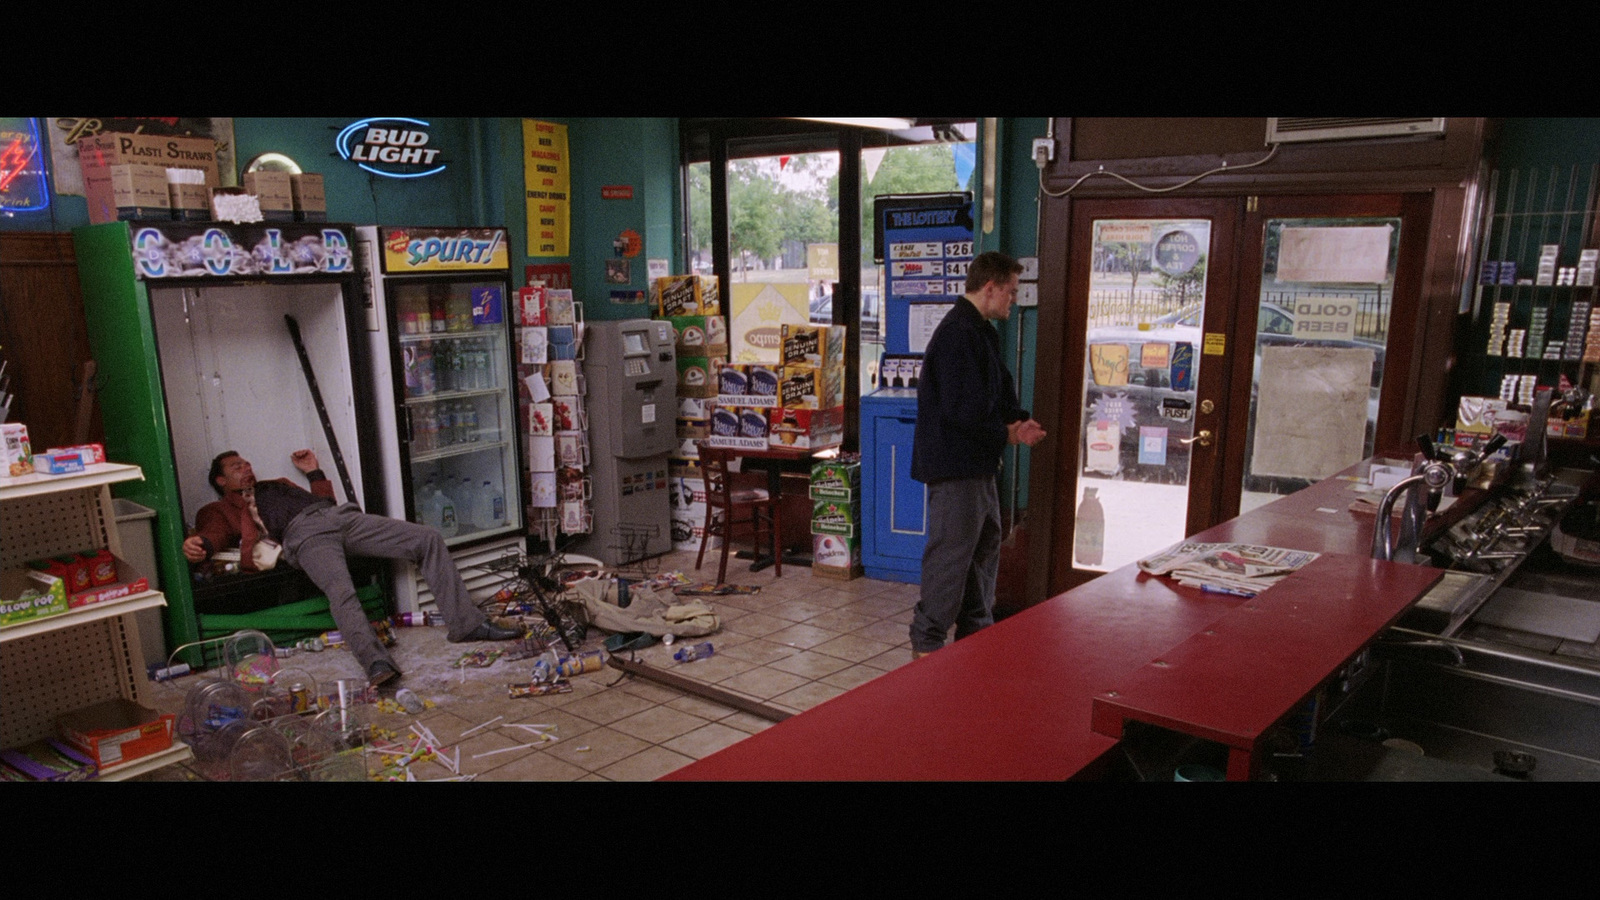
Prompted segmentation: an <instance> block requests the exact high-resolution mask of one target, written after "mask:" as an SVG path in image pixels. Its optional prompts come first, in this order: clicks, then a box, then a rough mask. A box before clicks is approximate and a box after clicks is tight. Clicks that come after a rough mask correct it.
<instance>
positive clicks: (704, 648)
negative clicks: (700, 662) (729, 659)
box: [672, 641, 716, 663]
mask: <svg viewBox="0 0 1600 900" xmlns="http://www.w3.org/2000/svg"><path fill="white" fill-rule="evenodd" d="M715 652H716V649H715V648H714V647H712V646H711V642H710V641H703V642H701V643H698V644H690V645H689V646H687V647H681V648H679V649H678V652H676V653H674V654H672V658H673V659H675V660H677V661H678V662H681V663H686V662H694V661H695V660H697V659H705V658H707V657H709V656H710V655H711V654H713V653H715Z"/></svg>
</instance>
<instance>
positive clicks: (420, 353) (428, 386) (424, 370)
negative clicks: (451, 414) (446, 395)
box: [416, 341, 438, 396]
mask: <svg viewBox="0 0 1600 900" xmlns="http://www.w3.org/2000/svg"><path fill="white" fill-rule="evenodd" d="M416 360H417V393H418V394H419V395H421V396H427V395H429V394H431V393H433V392H434V391H435V390H436V389H437V386H438V385H437V382H436V381H435V379H434V375H435V372H434V366H433V344H432V343H430V342H428V341H419V342H418V343H417V354H416Z"/></svg>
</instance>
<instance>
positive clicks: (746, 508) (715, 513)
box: [694, 441, 783, 584]
mask: <svg viewBox="0 0 1600 900" xmlns="http://www.w3.org/2000/svg"><path fill="white" fill-rule="evenodd" d="M695 446H696V447H698V448H699V449H700V469H701V472H702V474H703V475H704V477H705V482H706V526H705V534H703V535H702V536H701V538H700V555H699V557H698V558H696V559H695V563H694V567H695V570H696V571H698V570H699V569H700V565H701V564H702V563H704V562H705V559H706V543H707V542H708V541H710V540H711V536H712V535H716V536H717V537H719V538H721V539H722V563H721V564H720V565H719V566H718V568H717V584H723V583H724V582H726V581H727V578H728V552H729V549H730V545H731V544H732V543H733V537H734V533H735V532H736V531H738V530H742V529H743V528H745V527H748V530H749V532H750V535H751V537H752V539H753V544H754V550H755V554H756V555H757V556H758V557H759V556H760V555H761V548H762V546H763V543H762V540H763V539H762V532H763V529H765V531H766V533H767V535H769V536H770V539H769V540H768V541H767V543H768V544H770V545H771V548H772V571H773V572H774V574H777V575H782V574H783V551H782V548H781V547H780V543H781V541H782V539H783V521H782V518H781V517H780V514H779V504H778V498H777V497H773V496H771V495H770V494H771V492H769V491H768V490H767V489H766V488H746V487H738V486H736V485H735V484H734V483H733V479H732V478H731V477H730V473H729V472H728V461H729V460H730V459H732V458H733V457H734V452H733V451H731V450H729V449H727V448H726V447H709V446H707V445H706V443H705V442H704V441H695Z"/></svg>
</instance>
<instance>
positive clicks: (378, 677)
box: [367, 659, 400, 687]
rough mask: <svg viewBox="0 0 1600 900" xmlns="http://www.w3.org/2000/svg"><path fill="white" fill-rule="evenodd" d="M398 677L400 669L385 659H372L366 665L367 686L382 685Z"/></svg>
mask: <svg viewBox="0 0 1600 900" xmlns="http://www.w3.org/2000/svg"><path fill="white" fill-rule="evenodd" d="M399 677H400V670H399V669H396V668H395V667H394V664H393V663H391V662H389V661H388V660H386V659H378V660H373V662H372V665H370V666H368V667H367V685H368V686H369V687H382V686H383V685H386V684H388V683H389V682H391V681H394V680H395V679H396V678H399Z"/></svg>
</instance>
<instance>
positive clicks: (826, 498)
mask: <svg viewBox="0 0 1600 900" xmlns="http://www.w3.org/2000/svg"><path fill="white" fill-rule="evenodd" d="M860 526H861V457H860V455H859V454H842V455H840V456H839V457H838V458H836V459H830V460H823V461H821V462H818V463H816V464H815V465H813V466H812V467H811V560H812V561H811V574H812V575H814V576H817V577H821V578H839V579H843V580H846V581H848V580H849V579H852V578H858V577H860V576H861V574H862V567H861V527H860Z"/></svg>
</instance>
